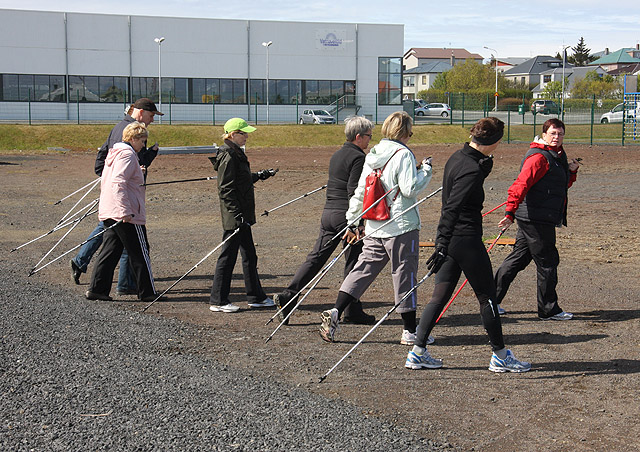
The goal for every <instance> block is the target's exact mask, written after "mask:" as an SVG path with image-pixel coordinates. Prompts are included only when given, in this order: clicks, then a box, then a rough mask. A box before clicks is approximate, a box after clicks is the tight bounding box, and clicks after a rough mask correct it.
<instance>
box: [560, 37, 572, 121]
mask: <svg viewBox="0 0 640 452" xmlns="http://www.w3.org/2000/svg"><path fill="white" fill-rule="evenodd" d="M569 47H571V46H565V45H564V44H563V45H562V101H561V106H560V111H561V114H562V118H563V119H564V66H565V61H566V60H567V49H568V48H569Z"/></svg>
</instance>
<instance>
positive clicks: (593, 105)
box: [589, 94, 596, 146]
mask: <svg viewBox="0 0 640 452" xmlns="http://www.w3.org/2000/svg"><path fill="white" fill-rule="evenodd" d="M595 108H596V95H595V94H594V95H593V99H592V100H591V138H590V140H589V144H590V145H591V146H593V117H594V114H595Z"/></svg>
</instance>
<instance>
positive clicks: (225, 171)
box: [209, 118, 275, 312]
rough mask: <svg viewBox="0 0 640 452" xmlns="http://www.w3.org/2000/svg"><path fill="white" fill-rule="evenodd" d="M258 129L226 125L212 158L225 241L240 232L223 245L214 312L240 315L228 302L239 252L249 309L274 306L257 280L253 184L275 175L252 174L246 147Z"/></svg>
mask: <svg viewBox="0 0 640 452" xmlns="http://www.w3.org/2000/svg"><path fill="white" fill-rule="evenodd" d="M254 130H256V128H255V127H252V126H250V125H249V124H247V122H246V121H245V120H244V119H240V118H231V119H230V120H228V121H227V122H226V123H225V125H224V135H223V136H222V138H223V139H224V145H222V146H220V148H219V149H218V152H217V154H216V156H215V157H211V163H213V167H214V169H215V170H216V171H217V172H218V196H219V197H220V214H221V217H222V228H223V229H224V233H223V235H222V238H223V240H226V239H228V238H229V236H230V235H232V234H234V233H235V231H236V230H238V232H237V233H236V234H235V235H234V236H233V237H231V238H229V240H228V241H226V242H225V244H224V245H223V246H222V248H221V251H220V257H218V263H217V264H216V272H215V275H214V276H213V285H212V287H211V297H210V300H211V306H210V308H209V309H211V310H212V311H215V312H237V311H239V310H240V308H239V307H238V306H236V305H234V304H233V303H231V302H230V301H229V292H230V290H231V277H232V276H233V267H235V265H236V259H237V258H238V250H240V254H241V255H242V270H243V273H244V286H245V288H246V291H247V301H248V303H249V307H250V308H264V307H270V306H274V304H273V300H272V299H271V298H269V297H267V294H266V293H265V291H264V290H263V289H262V285H261V284H260V278H259V277H258V256H257V254H256V248H255V246H254V244H253V236H252V235H251V225H252V224H255V222H256V212H255V199H254V195H253V184H254V182H256V181H258V180H259V179H261V180H265V179H267V178H269V177H271V176H273V175H274V174H275V171H274V170H262V171H258V172H257V173H252V172H251V168H250V166H249V159H247V156H246V155H245V153H244V145H245V144H246V142H247V137H248V135H249V133H251V132H253V131H254Z"/></svg>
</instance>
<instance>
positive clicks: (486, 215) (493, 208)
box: [482, 201, 507, 217]
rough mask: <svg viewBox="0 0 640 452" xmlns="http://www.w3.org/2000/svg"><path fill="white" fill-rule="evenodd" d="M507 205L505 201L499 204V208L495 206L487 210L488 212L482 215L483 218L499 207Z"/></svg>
mask: <svg viewBox="0 0 640 452" xmlns="http://www.w3.org/2000/svg"><path fill="white" fill-rule="evenodd" d="M506 203H507V201H505V202H503V203H502V204H500V205H499V206H495V207H494V208H493V209H491V210H489V211H488V212H485V213H483V214H482V216H483V217H486V216H487V215H489V214H490V213H491V212H493V211H494V210H498V209H499V208H500V207H502V206H504V205H505V204H506Z"/></svg>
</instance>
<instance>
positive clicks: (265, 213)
mask: <svg viewBox="0 0 640 452" xmlns="http://www.w3.org/2000/svg"><path fill="white" fill-rule="evenodd" d="M260 216H261V217H264V216H267V217H268V216H269V211H268V210H265V211H264V212H263V213H261V214H260Z"/></svg>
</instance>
